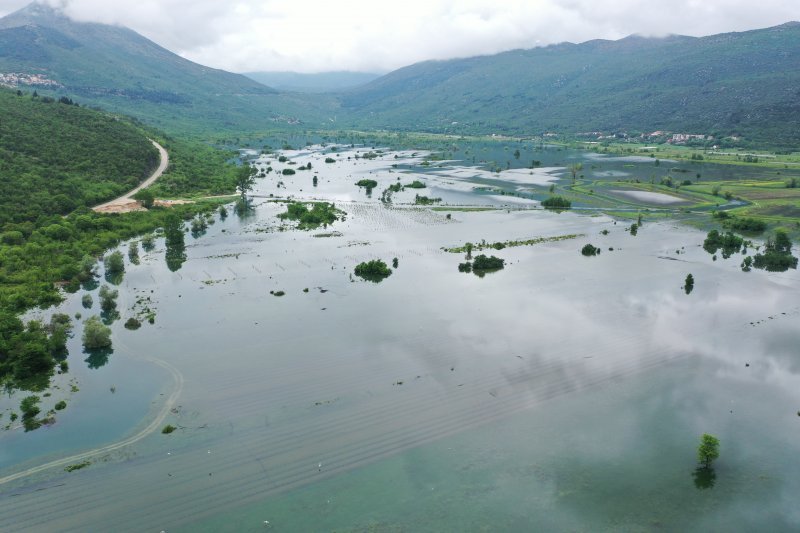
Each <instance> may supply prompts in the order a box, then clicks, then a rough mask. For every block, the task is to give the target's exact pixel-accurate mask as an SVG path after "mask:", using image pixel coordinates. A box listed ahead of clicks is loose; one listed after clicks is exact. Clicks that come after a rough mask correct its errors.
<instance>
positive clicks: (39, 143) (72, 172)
mask: <svg viewBox="0 0 800 533" xmlns="http://www.w3.org/2000/svg"><path fill="white" fill-rule="evenodd" d="M157 165H158V151H157V150H156V149H155V147H153V145H152V144H151V143H150V141H149V140H148V139H147V137H146V136H145V134H144V133H143V132H142V131H141V130H140V129H138V128H136V127H135V126H133V125H131V124H129V123H126V122H124V121H120V120H118V119H117V118H116V117H113V116H110V115H106V114H102V113H98V112H96V111H92V110H89V109H84V108H80V107H76V106H74V105H68V104H64V103H59V102H57V101H52V100H50V99H47V98H41V97H39V98H32V97H31V96H30V95H26V96H17V95H16V94H15V93H14V92H11V91H7V90H0V226H2V224H3V223H5V222H9V221H11V222H19V221H25V220H36V219H37V217H39V216H41V215H54V214H56V215H64V214H67V213H69V212H71V211H72V210H74V209H75V208H77V207H80V206H90V205H94V204H97V203H100V202H102V201H104V200H108V199H111V198H114V197H116V196H118V195H120V194H122V193H124V192H125V191H127V190H130V189H132V188H133V187H135V186H136V185H137V184H138V183H139V182H140V181H142V180H143V179H144V178H145V177H146V176H147V175H149V174H150V172H151V171H152V170H153V169H154V168H155V167H156V166H157Z"/></svg>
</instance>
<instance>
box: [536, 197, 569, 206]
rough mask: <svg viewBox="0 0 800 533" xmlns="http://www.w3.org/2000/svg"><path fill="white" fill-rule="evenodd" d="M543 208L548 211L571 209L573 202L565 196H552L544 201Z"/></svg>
mask: <svg viewBox="0 0 800 533" xmlns="http://www.w3.org/2000/svg"><path fill="white" fill-rule="evenodd" d="M542 207H544V208H546V209H569V208H571V207H572V202H570V201H569V200H567V199H566V198H564V197H563V196H551V197H550V198H548V199H547V200H543V201H542Z"/></svg>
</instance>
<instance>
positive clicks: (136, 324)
mask: <svg viewBox="0 0 800 533" xmlns="http://www.w3.org/2000/svg"><path fill="white" fill-rule="evenodd" d="M140 327H142V323H141V321H139V320H138V319H137V318H134V317H130V318H129V319H128V320H126V321H125V329H130V330H132V331H135V330H137V329H139V328H140Z"/></svg>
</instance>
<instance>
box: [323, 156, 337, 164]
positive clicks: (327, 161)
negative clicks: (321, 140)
mask: <svg viewBox="0 0 800 533" xmlns="http://www.w3.org/2000/svg"><path fill="white" fill-rule="evenodd" d="M325 162H326V163H336V160H335V159H334V158H332V157H326V158H325Z"/></svg>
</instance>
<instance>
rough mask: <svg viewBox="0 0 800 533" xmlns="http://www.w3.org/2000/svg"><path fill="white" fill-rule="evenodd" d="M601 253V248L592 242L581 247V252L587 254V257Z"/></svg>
mask: <svg viewBox="0 0 800 533" xmlns="http://www.w3.org/2000/svg"><path fill="white" fill-rule="evenodd" d="M599 253H600V248H596V247H594V246H592V245H591V244H587V245H585V246H584V247H583V248H581V254H583V255H585V256H586V257H592V256H595V255H598V254H599Z"/></svg>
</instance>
